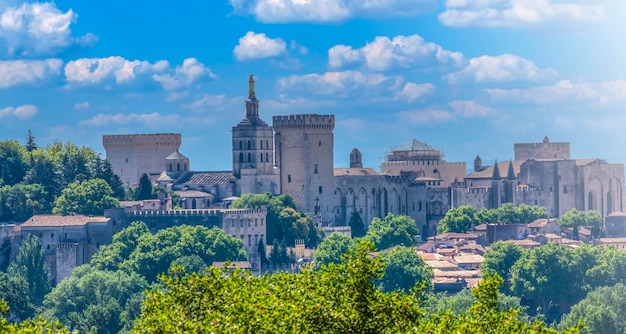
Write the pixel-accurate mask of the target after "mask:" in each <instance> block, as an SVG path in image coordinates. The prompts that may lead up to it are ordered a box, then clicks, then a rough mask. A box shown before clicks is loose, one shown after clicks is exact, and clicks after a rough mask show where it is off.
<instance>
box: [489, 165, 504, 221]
mask: <svg viewBox="0 0 626 334" xmlns="http://www.w3.org/2000/svg"><path fill="white" fill-rule="evenodd" d="M501 192H502V178H501V177H500V168H499V167H498V160H496V162H495V163H494V165H493V174H492V176H491V194H490V199H489V202H490V203H489V208H490V209H495V208H499V207H500V205H501V204H502V197H501Z"/></svg>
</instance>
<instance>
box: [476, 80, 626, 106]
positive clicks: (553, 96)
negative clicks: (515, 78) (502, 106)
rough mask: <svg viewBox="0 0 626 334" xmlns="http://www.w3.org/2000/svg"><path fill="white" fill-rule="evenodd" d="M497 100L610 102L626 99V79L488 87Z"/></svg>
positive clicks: (522, 101)
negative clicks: (512, 87) (516, 86)
mask: <svg viewBox="0 0 626 334" xmlns="http://www.w3.org/2000/svg"><path fill="white" fill-rule="evenodd" d="M487 92H488V93H489V94H490V95H491V96H492V97H493V98H494V99H496V100H500V101H504V102H513V103H534V104H559V103H575V102H588V103H596V104H602V105H604V104H609V103H613V102H616V101H623V100H626V80H623V79H619V80H614V81H602V82H580V83H574V82H572V81H570V80H561V81H559V82H557V83H555V84H552V85H548V86H538V87H531V88H525V89H487Z"/></svg>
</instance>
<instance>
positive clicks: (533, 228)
mask: <svg viewBox="0 0 626 334" xmlns="http://www.w3.org/2000/svg"><path fill="white" fill-rule="evenodd" d="M526 232H527V233H528V234H541V233H555V234H559V233H561V228H560V227H559V225H558V224H557V223H556V219H550V218H540V219H536V220H534V221H532V222H531V223H529V224H527V225H526Z"/></svg>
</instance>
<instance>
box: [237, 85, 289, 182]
mask: <svg viewBox="0 0 626 334" xmlns="http://www.w3.org/2000/svg"><path fill="white" fill-rule="evenodd" d="M248 83H249V89H248V100H247V101H246V115H245V118H244V119H243V120H242V121H241V122H239V124H237V125H236V126H234V127H233V129H232V138H233V142H232V144H233V174H234V176H235V177H236V178H237V179H238V185H237V186H238V193H239V194H247V193H255V194H259V193H264V192H269V193H272V194H279V193H280V179H279V174H280V173H279V170H278V169H277V168H276V167H275V165H274V131H273V130H272V127H270V126H269V125H267V123H265V122H264V121H263V120H262V119H261V118H260V117H259V100H257V98H256V94H255V92H254V77H253V76H252V75H250V77H249V79H248Z"/></svg>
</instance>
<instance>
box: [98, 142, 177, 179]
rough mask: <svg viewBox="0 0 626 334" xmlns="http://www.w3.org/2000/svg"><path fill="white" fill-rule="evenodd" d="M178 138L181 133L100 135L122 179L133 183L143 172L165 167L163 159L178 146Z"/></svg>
mask: <svg viewBox="0 0 626 334" xmlns="http://www.w3.org/2000/svg"><path fill="white" fill-rule="evenodd" d="M181 138H182V137H181V134H180V133H156V134H122V135H103V136H102V144H103V146H104V149H105V151H106V159H107V160H109V162H110V163H111V166H112V167H113V171H114V172H115V173H116V174H117V175H118V176H119V177H120V179H121V180H122V182H123V183H124V184H130V185H136V184H137V183H138V181H139V178H140V177H141V175H142V174H143V173H147V174H148V175H150V174H159V173H161V172H162V171H163V170H164V168H165V158H166V157H167V156H168V155H170V154H171V153H173V152H174V151H176V150H178V149H179V148H180V145H181V141H182V139H181Z"/></svg>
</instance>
